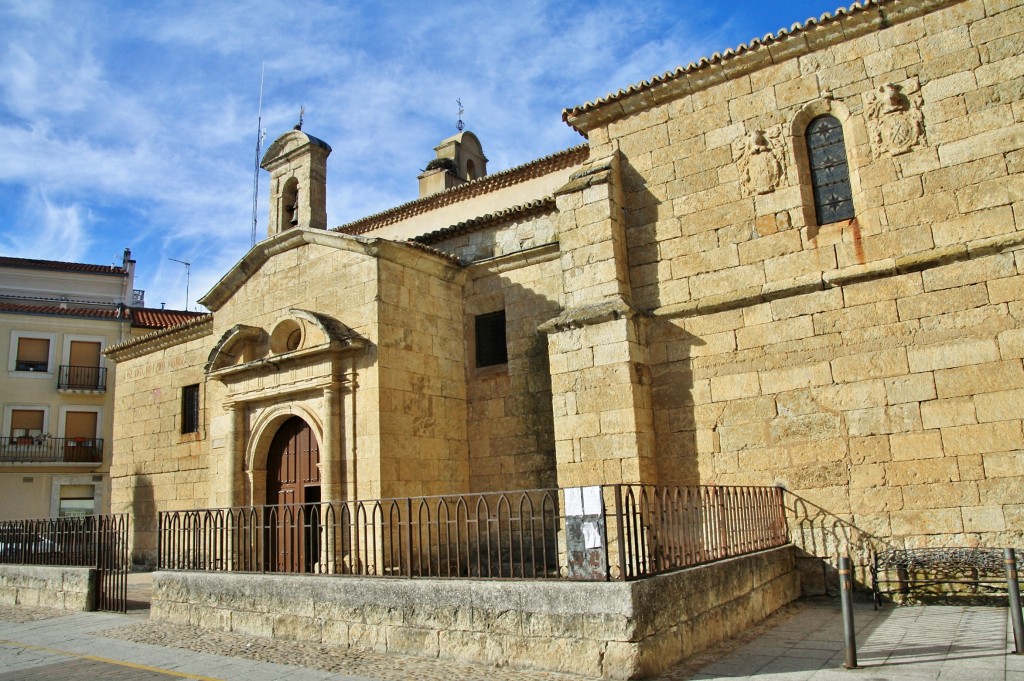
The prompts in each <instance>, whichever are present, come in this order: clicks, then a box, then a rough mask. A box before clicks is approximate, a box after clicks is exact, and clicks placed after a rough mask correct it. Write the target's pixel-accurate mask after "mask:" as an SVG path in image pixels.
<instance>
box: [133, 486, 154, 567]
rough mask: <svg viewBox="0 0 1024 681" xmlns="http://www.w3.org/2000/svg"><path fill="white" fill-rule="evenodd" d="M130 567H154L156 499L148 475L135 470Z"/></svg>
mask: <svg viewBox="0 0 1024 681" xmlns="http://www.w3.org/2000/svg"><path fill="white" fill-rule="evenodd" d="M132 481H133V483H132V501H131V514H132V523H131V526H132V535H131V541H130V546H131V554H132V565H134V566H136V567H141V568H144V569H153V568H154V567H156V530H157V522H156V499H155V497H154V494H153V483H152V482H150V480H149V476H148V475H143V473H142V471H141V469H139V468H136V469H135V474H134V475H133V476H132Z"/></svg>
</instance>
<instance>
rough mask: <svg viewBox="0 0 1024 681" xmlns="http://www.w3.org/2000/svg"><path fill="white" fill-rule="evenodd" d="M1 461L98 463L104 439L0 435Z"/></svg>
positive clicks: (101, 455)
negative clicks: (1, 436) (0, 436)
mask: <svg viewBox="0 0 1024 681" xmlns="http://www.w3.org/2000/svg"><path fill="white" fill-rule="evenodd" d="M0 461H5V462H27V463H101V462H102V461H103V438H97V437H89V438H87V437H68V438H61V437H48V436H46V435H12V436H9V437H5V438H0Z"/></svg>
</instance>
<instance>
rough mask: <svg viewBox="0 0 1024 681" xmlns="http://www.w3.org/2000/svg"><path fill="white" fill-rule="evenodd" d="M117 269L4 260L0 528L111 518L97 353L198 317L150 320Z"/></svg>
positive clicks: (106, 394)
mask: <svg viewBox="0 0 1024 681" xmlns="http://www.w3.org/2000/svg"><path fill="white" fill-rule="evenodd" d="M134 271H135V261H134V260H132V258H131V251H129V250H127V249H126V250H125V252H124V257H123V261H122V263H121V265H92V264H85V263H70V262H57V261H49V260H32V259H25V258H12V257H2V258H0V357H6V358H7V371H6V373H0V404H2V407H3V412H2V421H0V519H14V518H42V517H58V516H68V515H89V514H93V513H101V512H105V511H107V510H108V509H109V505H110V504H109V494H108V489H109V476H108V471H109V469H110V452H111V441H110V440H111V433H112V432H113V419H114V410H113V401H114V397H113V396H114V391H113V385H112V381H113V376H114V374H113V371H112V370H111V367H110V366H109V361H108V360H107V358H106V357H105V356H104V355H103V350H104V349H105V348H107V347H108V346H110V345H114V344H116V343H119V342H122V341H124V340H127V339H130V338H131V337H132V336H133V335H138V334H140V333H148V332H150V331H152V330H153V329H154V328H163V327H164V326H168V325H173V324H176V323H180V322H181V321H182V320H184V319H188V318H191V317H194V316H196V313H187V312H178V311H172V310H149V309H146V308H145V307H144V292H142V291H139V290H136V289H135V288H134Z"/></svg>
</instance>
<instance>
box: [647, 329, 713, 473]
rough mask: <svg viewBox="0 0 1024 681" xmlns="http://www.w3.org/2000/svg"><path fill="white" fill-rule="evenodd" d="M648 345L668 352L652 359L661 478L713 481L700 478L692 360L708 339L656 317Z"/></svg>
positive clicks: (652, 395) (649, 330)
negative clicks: (704, 339) (695, 348)
mask: <svg viewBox="0 0 1024 681" xmlns="http://www.w3.org/2000/svg"><path fill="white" fill-rule="evenodd" d="M648 345H649V347H651V348H652V354H654V353H655V352H656V353H657V354H662V353H663V354H664V357H662V358H659V359H660V361H655V358H654V357H652V358H651V365H652V366H651V401H652V403H653V405H654V434H655V438H656V444H655V446H656V447H657V450H658V454H657V457H658V475H659V480H660V482H661V484H664V485H699V484H702V483H703V484H708V483H710V482H713V481H707V480H705V481H702V480H701V479H700V465H699V462H698V457H697V454H698V441H697V437H698V436H697V420H696V415H695V413H694V395H693V390H694V381H693V369H692V367H691V365H690V362H689V361H688V358H690V357H691V356H692V349H693V348H694V347H696V346H701V345H704V341H702V340H700V339H699V338H697V337H696V336H694V335H693V334H691V333H687V332H686V331H684V330H683V329H682V328H680V327H679V326H677V325H676V324H673V323H672V322H670V321H668V320H664V319H652V320H651V321H650V325H649V326H648ZM655 348H657V350H655ZM678 360H683V361H678ZM706 451H711V450H710V449H709V450H706Z"/></svg>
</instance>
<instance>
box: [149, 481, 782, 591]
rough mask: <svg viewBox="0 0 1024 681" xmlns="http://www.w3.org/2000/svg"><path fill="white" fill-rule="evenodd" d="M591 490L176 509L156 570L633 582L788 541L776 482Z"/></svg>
mask: <svg viewBox="0 0 1024 681" xmlns="http://www.w3.org/2000/svg"><path fill="white" fill-rule="evenodd" d="M592 489H594V490H597V492H595V494H596V495H597V498H598V499H599V509H598V511H597V513H596V515H592V516H576V515H571V517H567V516H566V507H567V505H566V498H565V494H566V491H565V490H558V489H547V490H526V491H515V492H501V493H488V494H464V495H447V496H435V497H410V498H402V499H380V500H368V501H347V502H332V503H327V502H322V503H312V504H304V505H293V506H249V507H235V508H222V509H203V510H187V511H166V512H161V513H160V514H159V518H158V531H157V532H158V534H157V553H158V557H157V562H158V568H159V569H164V570H212V571H236V572H274V573H294V572H298V573H320V574H351V575H364V576H402V577H473V578H529V579H541V578H558V577H566V576H568V577H573V578H582V579H621V580H626V579H637V578H641V577H645V576H649V575H653V574H657V573H660V572H665V571H668V570H675V569H680V568H684V567H689V566H693V565H698V564H701V563H706V562H710V561H714V560H720V559H723V558H729V557H733V556H738V555H742V554H744V553H750V552H753V551H759V550H762V549H767V548H773V547H777V546H782V545H784V544H786V543H787V542H788V536H787V531H786V522H785V517H784V511H783V505H782V498H783V497H782V495H783V492H782V490H781V489H778V488H774V487H720V486H708V487H673V488H667V487H655V486H647V485H606V486H603V487H600V488H592ZM572 513H575V512H574V511H570V514H572ZM583 526H587V527H586V528H585V529H583ZM581 529H582V530H583V531H582V532H581V531H580V530H581ZM583 535H586V541H582V542H580V541H576V540H575V539H574V536H579V537H582V536H583ZM581 564H585V565H584V566H586V565H589V566H597V567H596V569H593V570H589V571H587V570H583V571H582V572H581V571H580V570H579V569H578V566H579V565H581ZM581 575H583V576H581Z"/></svg>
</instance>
